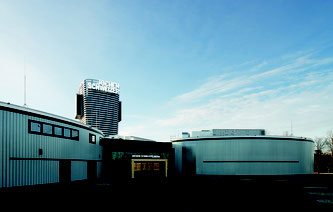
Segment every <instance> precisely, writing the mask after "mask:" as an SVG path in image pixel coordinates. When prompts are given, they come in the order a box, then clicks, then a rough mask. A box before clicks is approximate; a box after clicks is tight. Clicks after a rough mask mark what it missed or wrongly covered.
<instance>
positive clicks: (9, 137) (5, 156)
mask: <svg viewBox="0 0 333 212" xmlns="http://www.w3.org/2000/svg"><path fill="white" fill-rule="evenodd" d="M29 119H30V120H35V121H41V122H45V123H50V124H55V125H60V126H63V127H68V128H71V129H76V130H79V132H80V133H79V141H74V140H70V139H64V138H57V137H51V136H45V135H36V134H29V133H28V120H29ZM89 132H90V131H89V130H86V129H82V128H79V127H75V126H72V125H68V124H63V123H60V122H56V121H50V120H47V119H42V118H36V117H33V116H28V115H24V114H18V113H14V112H9V111H4V110H0V153H1V155H0V188H1V187H12V186H25V185H36V184H46V183H57V182H59V161H57V160H58V159H74V160H82V161H80V162H74V163H73V162H72V164H74V165H72V179H73V180H83V179H87V162H85V161H83V160H100V159H101V158H100V157H99V155H101V154H102V149H101V148H102V147H101V146H99V144H98V142H99V138H100V135H98V134H97V133H94V134H96V135H97V136H96V137H97V143H96V144H90V143H89ZM90 133H91V132H90ZM39 149H43V155H39V153H38V150H39ZM10 157H14V158H23V159H22V160H17V159H16V160H10ZM29 158H33V159H34V160H29ZM36 158H41V159H44V160H36ZM47 159H52V160H47ZM99 173H100V171H99ZM98 177H99V176H98Z"/></svg>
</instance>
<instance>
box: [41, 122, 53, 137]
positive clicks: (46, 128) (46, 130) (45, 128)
mask: <svg viewBox="0 0 333 212" xmlns="http://www.w3.org/2000/svg"><path fill="white" fill-rule="evenodd" d="M43 133H44V134H48V135H52V125H49V124H43Z"/></svg>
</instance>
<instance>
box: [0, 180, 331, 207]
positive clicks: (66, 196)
mask: <svg viewBox="0 0 333 212" xmlns="http://www.w3.org/2000/svg"><path fill="white" fill-rule="evenodd" d="M332 185H333V175H306V176H273V177H272V176H270V177H268V176H256V177H253V176H224V177H223V176H222V177H211V176H210V177H204V176H202V177H194V178H177V179H167V180H162V181H161V180H156V179H138V180H136V181H127V182H112V183H105V182H98V183H97V184H88V183H86V182H80V183H71V184H67V185H61V184H52V185H40V186H27V187H21V188H13V189H1V190H0V204H1V206H2V207H3V208H7V207H8V209H22V208H23V209H25V210H28V209H32V210H43V211H45V210H52V211H53V210H66V211H68V210H75V211H78V210H83V209H84V210H88V209H89V210H94V211H97V210H101V211H135V212H137V211H155V212H156V211H226V210H244V209H246V210H248V209H255V210H257V209H259V210H272V209H274V210H294V209H296V210H301V209H305V210H314V209H330V210H331V209H333V186H332Z"/></svg>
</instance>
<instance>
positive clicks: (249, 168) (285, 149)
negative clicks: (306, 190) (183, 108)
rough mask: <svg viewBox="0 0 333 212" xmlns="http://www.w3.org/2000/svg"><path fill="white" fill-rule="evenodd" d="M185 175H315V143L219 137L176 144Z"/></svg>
mask: <svg viewBox="0 0 333 212" xmlns="http://www.w3.org/2000/svg"><path fill="white" fill-rule="evenodd" d="M173 147H174V149H175V161H176V162H175V163H176V164H175V168H176V172H177V173H178V174H182V175H185V176H186V175H192V176H193V175H295V174H312V173H313V164H314V159H313V150H314V147H313V141H312V140H311V139H307V138H301V137H278V136H230V137H225V136H220V137H218V136H216V137H201V138H186V139H181V140H175V141H173Z"/></svg>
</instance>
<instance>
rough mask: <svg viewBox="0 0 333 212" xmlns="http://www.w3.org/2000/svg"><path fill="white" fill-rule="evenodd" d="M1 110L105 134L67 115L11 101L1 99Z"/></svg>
mask: <svg viewBox="0 0 333 212" xmlns="http://www.w3.org/2000/svg"><path fill="white" fill-rule="evenodd" d="M0 110H4V111H9V112H14V113H19V114H24V115H28V116H34V117H38V118H43V119H48V120H52V121H57V122H61V123H63V124H69V125H72V126H75V127H80V128H84V129H86V130H91V131H94V132H96V133H99V134H101V135H103V136H104V134H103V132H102V131H100V130H99V129H96V128H93V127H91V126H90V125H87V124H83V123H81V122H79V121H76V120H73V119H69V118H66V117H62V116H58V115H55V114H51V113H47V112H43V111H40V110H35V109H31V108H28V107H23V106H19V105H15V104H11V103H9V102H8V103H6V102H1V101H0Z"/></svg>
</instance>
